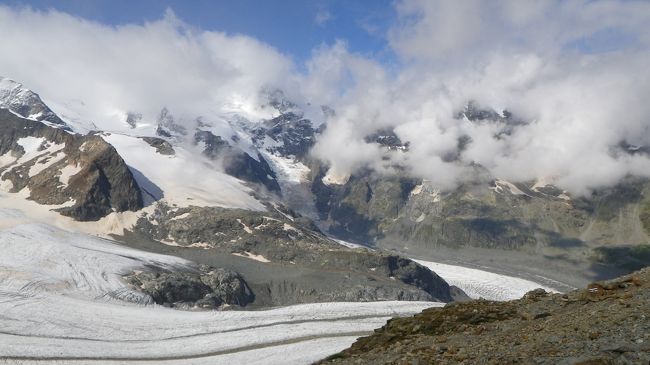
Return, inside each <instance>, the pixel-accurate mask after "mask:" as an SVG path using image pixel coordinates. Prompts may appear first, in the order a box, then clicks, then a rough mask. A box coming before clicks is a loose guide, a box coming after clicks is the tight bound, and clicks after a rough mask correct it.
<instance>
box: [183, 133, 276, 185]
mask: <svg viewBox="0 0 650 365" xmlns="http://www.w3.org/2000/svg"><path fill="white" fill-rule="evenodd" d="M194 143H195V144H199V143H200V144H202V146H203V155H205V156H206V157H208V158H210V159H213V160H221V162H222V164H223V168H224V171H225V172H226V173H227V174H228V175H230V176H234V177H236V178H238V179H241V180H244V181H248V182H252V183H255V184H260V185H262V186H264V187H265V188H266V189H268V190H269V191H272V192H276V193H279V192H280V185H279V184H278V181H277V178H276V176H275V172H273V169H271V167H270V166H269V164H268V162H266V160H265V159H264V157H263V156H262V155H261V154H259V153H258V154H257V159H255V158H253V157H251V156H250V155H249V154H248V153H246V152H244V151H242V150H241V149H239V148H237V147H233V146H231V145H230V144H229V143H228V142H227V141H225V140H223V139H222V138H221V137H220V136H215V135H214V134H213V133H212V132H210V131H203V130H197V131H196V133H195V134H194Z"/></svg>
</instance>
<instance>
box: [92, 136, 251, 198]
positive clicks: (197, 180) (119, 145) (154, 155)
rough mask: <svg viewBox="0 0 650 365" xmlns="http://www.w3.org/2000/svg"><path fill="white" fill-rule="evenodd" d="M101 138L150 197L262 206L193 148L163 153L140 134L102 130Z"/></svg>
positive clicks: (238, 181)
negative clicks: (108, 132) (136, 135)
mask: <svg viewBox="0 0 650 365" xmlns="http://www.w3.org/2000/svg"><path fill="white" fill-rule="evenodd" d="M103 138H104V139H105V140H106V141H107V142H108V143H110V144H112V145H113V146H114V147H115V148H116V149H117V151H118V152H119V153H120V155H121V156H122V158H123V159H124V161H125V162H126V163H127V164H128V165H129V168H130V169H131V171H135V173H134V176H135V178H136V181H138V185H140V187H141V188H142V189H143V190H144V191H145V195H149V197H150V198H153V199H154V200H160V199H164V200H165V201H166V202H167V203H168V204H170V205H171V204H176V205H178V206H188V205H196V206H219V207H226V208H242V209H249V210H263V209H264V206H263V205H262V204H261V203H260V202H259V201H257V200H256V199H255V198H253V197H252V196H251V194H252V193H253V191H252V190H251V189H250V188H249V187H246V186H245V185H244V184H243V182H242V181H240V180H238V179H236V178H234V177H232V176H229V175H227V174H225V173H223V172H222V171H220V169H219V166H217V165H215V164H212V163H210V161H208V160H207V159H204V158H202V157H201V156H200V155H199V156H197V155H196V154H193V152H195V151H191V150H188V149H187V148H185V147H183V146H175V147H174V150H175V154H173V155H163V154H160V153H158V152H156V149H155V148H154V147H152V146H150V145H149V144H148V143H147V142H145V141H144V140H142V139H141V138H137V137H132V136H127V135H121V134H105V135H104V136H103Z"/></svg>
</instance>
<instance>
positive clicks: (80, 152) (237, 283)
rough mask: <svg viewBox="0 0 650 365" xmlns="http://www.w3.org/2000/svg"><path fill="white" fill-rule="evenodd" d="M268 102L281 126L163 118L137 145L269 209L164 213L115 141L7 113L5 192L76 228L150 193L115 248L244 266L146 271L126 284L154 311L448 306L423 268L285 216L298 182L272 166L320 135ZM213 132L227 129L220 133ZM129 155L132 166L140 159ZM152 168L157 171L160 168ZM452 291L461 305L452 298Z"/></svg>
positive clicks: (129, 117)
mask: <svg viewBox="0 0 650 365" xmlns="http://www.w3.org/2000/svg"><path fill="white" fill-rule="evenodd" d="M18 94H20V93H18ZM269 98H270V99H269V107H271V108H274V109H275V111H276V114H277V115H278V116H277V117H274V118H271V119H269V120H266V121H263V122H262V123H260V124H251V123H244V122H243V121H241V120H234V121H232V122H231V123H230V127H229V129H226V130H229V131H230V133H229V134H223V133H222V134H223V135H216V134H215V131H216V130H217V129H218V128H216V127H215V126H214V125H213V124H212V123H210V122H207V121H205V120H203V119H202V118H196V120H193V121H191V122H189V123H188V122H187V121H184V120H181V119H179V118H178V117H176V116H175V115H173V114H172V113H171V112H170V111H169V110H167V109H165V108H164V109H163V110H162V111H161V113H160V115H159V116H158V119H157V123H156V125H155V132H154V133H153V134H154V135H152V134H148V135H146V134H145V135H143V136H135V137H137V138H139V139H141V140H142V141H144V142H146V144H147V145H149V146H151V147H153V148H154V149H155V151H156V153H157V154H159V155H162V156H166V158H169V159H174V158H188V156H191V157H189V158H191V159H196V160H200V161H204V162H205V164H204V165H203V166H204V168H206V169H212V168H223V172H225V173H226V174H228V175H231V176H233V177H236V178H237V179H239V180H240V181H244V182H246V183H247V184H248V185H249V186H251V187H254V188H255V190H257V193H255V194H259V195H256V199H260V201H261V202H263V204H264V205H265V209H264V210H262V211H252V210H245V209H235V208H233V207H217V206H205V205H201V203H199V204H197V205H193V204H191V203H190V204H188V205H184V206H177V205H176V204H173V205H169V204H167V201H166V200H165V194H166V192H165V191H162V190H161V189H160V188H158V186H157V185H156V182H155V181H151V180H150V177H148V176H146V175H145V174H143V173H142V172H140V171H138V170H136V169H135V168H134V167H133V166H128V165H127V164H126V162H125V161H124V160H123V159H122V157H121V156H120V152H119V151H118V150H116V149H115V148H114V147H113V146H112V145H111V144H109V143H107V142H106V141H107V140H118V141H119V140H120V139H119V137H117V139H115V138H116V137H115V136H114V133H102V132H93V133H91V134H88V135H81V134H75V133H72V132H70V129H71V128H69V127H68V126H67V125H65V124H64V123H63V122H62V121H61V123H63V124H56V125H55V123H54V122H42V121H38V120H33V119H29V118H24V117H21V116H20V115H16V114H17V113H16V112H14V111H13V110H12V111H9V110H7V109H0V126H1V127H2V129H1V132H0V138H1V139H0V155H2V161H1V162H2V166H1V168H0V173H2V175H1V179H2V181H4V187H3V189H4V190H7V191H8V192H10V193H17V192H24V193H25V194H26V196H27V197H28V198H29V199H31V200H34V201H36V202H37V203H39V204H43V205H47V206H48V207H51V208H52V209H56V210H57V211H58V212H60V213H61V214H63V215H67V216H70V217H72V218H74V219H76V220H79V221H92V220H98V219H100V218H102V217H105V216H107V215H108V214H110V213H113V212H117V213H119V212H124V211H127V210H129V211H138V210H140V209H142V208H143V207H144V202H143V198H142V195H143V192H146V194H147V197H148V201H149V200H153V201H151V202H148V204H151V208H150V209H148V210H146V211H142V212H140V213H139V215H140V218H139V220H138V221H137V223H136V224H135V225H134V226H133V227H131V228H130V229H128V230H127V232H126V234H127V236H129V237H130V238H124V237H120V238H119V239H121V240H122V241H123V242H124V243H126V244H131V245H137V244H139V242H138V240H144V241H146V242H149V241H151V242H156V245H155V246H153V250H154V251H158V252H160V251H164V250H165V247H179V248H180V249H183V250H184V253H190V255H191V254H193V253H194V252H198V251H201V252H208V251H209V252H210V255H199V256H203V257H202V258H205V257H214V260H217V261H218V258H220V257H236V258H240V259H241V260H239V261H237V260H234V261H235V262H242V260H243V263H241V264H237V265H235V266H230V267H231V269H224V268H222V267H220V268H216V266H214V265H212V263H211V262H203V263H204V264H208V266H205V267H208V268H209V270H208V269H205V267H203V269H200V270H199V272H186V271H182V272H180V271H179V272H176V271H173V272H169V271H160V270H152V271H146V272H136V273H132V274H131V275H128V276H127V280H128V281H129V282H130V283H131V284H132V285H133V286H134V287H135V288H136V289H138V290H140V291H142V292H144V293H146V294H148V295H149V296H150V297H151V298H152V300H153V301H154V302H156V303H159V304H163V305H167V306H174V307H178V308H184V309H188V308H221V307H223V306H230V305H236V306H245V305H248V304H251V303H255V304H256V305H286V304H295V303H304V302H316V301H321V302H322V301H371V300H372V301H374V300H395V299H399V300H420V301H422V300H425V301H442V302H449V301H451V300H452V299H453V298H452V289H451V288H450V287H449V285H448V284H447V283H446V282H445V281H444V280H442V279H441V278H440V277H438V276H437V275H436V274H435V273H432V272H431V271H430V270H428V269H427V268H425V267H423V266H421V265H419V264H417V263H415V262H413V261H411V260H409V259H405V258H402V257H399V256H397V255H391V254H387V253H383V252H380V251H372V250H368V249H363V248H358V249H354V248H348V247H345V246H343V245H341V244H339V243H337V242H335V241H333V240H331V239H330V238H328V237H327V236H326V235H324V234H323V233H322V232H321V231H320V230H319V229H318V228H317V226H316V225H315V224H314V222H313V221H312V220H311V219H308V218H305V217H303V216H300V215H299V214H296V213H294V212H293V211H291V210H289V209H286V208H285V207H284V205H283V202H282V198H281V195H283V194H285V193H290V191H288V190H287V189H286V188H287V186H292V184H293V185H296V184H298V185H299V184H300V181H294V180H288V179H287V176H286V174H291V173H293V171H292V170H290V169H289V170H286V169H285V170H282V169H280V166H281V165H282V164H299V163H300V162H299V161H303V160H304V161H306V158H307V154H308V151H309V148H310V147H311V146H312V145H313V143H314V141H315V137H316V134H317V133H318V130H317V129H315V128H313V126H312V124H311V122H310V121H309V120H306V119H304V118H303V117H302V114H301V113H299V112H298V111H297V110H295V105H294V104H292V103H290V102H288V101H286V100H284V99H283V98H282V95H281V94H278V93H274V94H273V95H271V96H270V97H269ZM39 100H40V99H39ZM37 102H39V101H38V100H35V99H33V98H32V99H29V98H27V99H25V98H23V99H21V100H19V101H18V102H16V103H13V104H11V105H13V106H15V107H16V108H17V109H16V110H32V109H34V108H36V106H37V105H36V104H35V103H37ZM21 103H28V104H27V105H22V104H21ZM43 105H44V104H43ZM48 110H49V109H48ZM30 115H31V114H30ZM142 123H144V122H143V120H142V115H140V114H138V113H135V112H129V113H127V114H126V120H125V124H126V125H128V128H129V129H130V130H138V128H141V124H142ZM220 128H222V131H223V126H221V127H220ZM128 133H133V132H128ZM126 136H127V137H128V138H127V139H122V141H126V142H123V143H127V144H126V145H120V148H134V147H132V146H135V145H136V142H137V143H139V142H138V141H137V138H132V137H133V136H130V135H126ZM107 137H111V138H113V139H110V138H107ZM141 145H142V144H139V146H141ZM124 146H127V147H124ZM129 146H131V147H129ZM138 148H141V147H138ZM179 151H180V152H179ZM128 152H129V156H130V158H133V156H136V157H138V156H141V155H143V153H138V152H137V151H135V153H133V151H128ZM179 153H181V154H182V155H178V154H179ZM188 154H189V155H188ZM192 154H194V155H192ZM140 158H141V157H140ZM160 161H165V159H162V160H160ZM210 161H212V162H215V164H210V163H208V162H210ZM292 166H293V165H292ZM158 168H159V169H162V170H164V169H165V166H159V167H158ZM282 174H284V175H282ZM172 178H173V177H172ZM280 181H282V183H283V185H282V188H281V185H280ZM138 182H140V183H141V184H144V185H142V186H140V185H139V184H138ZM283 188H284V190H283ZM255 190H253V191H255ZM188 199H189V198H188ZM134 237H136V239H134ZM266 266H273V267H272V268H268V267H266ZM249 267H255V268H257V269H256V270H260V271H269V272H275V271H277V272H278V273H279V274H278V275H280V276H281V277H282V278H277V277H274V276H270V277H263V278H261V279H260V280H254V282H253V284H251V285H250V286H249V285H248V284H247V282H246V281H245V279H244V277H243V276H242V275H241V274H240V270H244V271H246V270H247V269H248V268H249ZM204 269H205V270H204ZM247 272H250V270H249V271H247ZM287 272H288V273H289V274H287ZM297 274H299V275H297ZM292 275H293V276H292ZM323 275H326V276H329V277H331V279H332V283H331V285H330V284H327V285H323V284H322V283H319V281H322V280H323ZM341 283H346V285H343V286H342V285H341ZM453 292H454V295H455V294H459V295H461V296H462V293H459V292H458V290H454V291H453Z"/></svg>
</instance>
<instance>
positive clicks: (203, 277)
mask: <svg viewBox="0 0 650 365" xmlns="http://www.w3.org/2000/svg"><path fill="white" fill-rule="evenodd" d="M126 278H127V280H128V282H129V283H130V284H131V285H133V286H135V288H136V289H137V290H140V291H142V292H144V293H146V294H149V295H150V296H151V297H152V299H153V300H154V302H155V303H157V304H161V305H164V306H170V307H177V308H181V309H189V308H195V307H198V308H202V309H217V308H221V307H223V306H224V305H229V306H230V305H234V306H239V307H244V306H246V305H247V304H249V303H251V302H252V301H253V299H254V298H255V296H254V294H253V293H252V291H251V290H250V288H249V287H248V284H246V281H244V279H243V278H242V277H241V275H239V274H238V273H236V272H233V271H229V270H224V269H217V268H213V267H209V266H206V265H201V266H200V267H199V270H198V271H197V272H166V271H153V272H151V271H145V272H134V273H133V274H131V275H127V277H126Z"/></svg>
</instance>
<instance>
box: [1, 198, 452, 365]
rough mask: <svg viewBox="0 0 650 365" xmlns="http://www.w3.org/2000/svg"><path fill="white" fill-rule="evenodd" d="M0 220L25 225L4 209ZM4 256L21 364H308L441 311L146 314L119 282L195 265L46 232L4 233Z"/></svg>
mask: <svg viewBox="0 0 650 365" xmlns="http://www.w3.org/2000/svg"><path fill="white" fill-rule="evenodd" d="M0 218H2V220H5V219H14V220H20V219H23V218H24V215H23V213H22V212H21V211H19V210H11V209H0ZM0 250H2V252H3V255H1V256H0V313H2V316H0V343H1V344H2V346H0V361H3V359H6V360H9V359H11V362H13V363H30V361H35V360H37V359H42V358H47V359H50V360H53V359H59V360H60V361H61V363H94V364H96V363H131V362H133V361H136V360H150V362H151V363H157V364H158V363H168V364H171V363H174V364H178V363H181V364H190V363H192V364H232V363H264V364H308V363H311V362H312V361H315V360H317V359H319V358H323V357H325V356H327V355H329V354H331V353H334V352H336V351H339V350H341V349H343V348H345V347H347V346H349V345H350V344H351V343H352V342H353V341H354V339H355V338H356V337H358V336H360V335H363V334H366V333H369V332H370V331H371V330H372V329H374V328H377V327H380V326H382V325H383V324H384V323H385V321H386V320H387V319H388V318H390V317H392V316H396V315H410V314H413V313H416V312H419V311H421V310H422V309H424V308H427V307H431V306H434V305H441V304H436V303H426V302H373V303H321V304H305V305H296V306H290V307H284V308H277V309H271V310H263V311H224V312H214V311H212V312H184V311H177V310H173V309H169V308H164V307H160V306H157V305H146V306H145V305H143V304H141V303H146V302H147V299H148V297H147V296H145V295H143V294H140V293H138V292H135V291H133V290H131V289H130V288H128V287H127V286H126V285H125V283H124V282H123V280H122V278H121V276H122V275H124V274H125V273H127V272H130V271H131V270H141V269H142V268H143V267H144V265H149V266H162V267H172V266H181V267H182V266H187V265H190V263H189V262H187V261H185V260H183V259H180V258H176V257H171V256H165V255H158V254H152V253H146V252H142V251H138V250H134V249H130V248H127V247H122V246H119V245H117V244H115V243H113V242H111V241H108V240H103V239H99V238H95V237H91V236H88V235H85V234H80V233H71V232H67V231H64V230H61V229H58V228H55V227H52V226H48V225H44V224H18V225H13V226H11V227H8V228H5V229H3V230H1V231H0ZM138 303H140V304H138ZM75 359H77V360H75Z"/></svg>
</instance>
